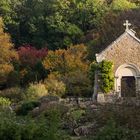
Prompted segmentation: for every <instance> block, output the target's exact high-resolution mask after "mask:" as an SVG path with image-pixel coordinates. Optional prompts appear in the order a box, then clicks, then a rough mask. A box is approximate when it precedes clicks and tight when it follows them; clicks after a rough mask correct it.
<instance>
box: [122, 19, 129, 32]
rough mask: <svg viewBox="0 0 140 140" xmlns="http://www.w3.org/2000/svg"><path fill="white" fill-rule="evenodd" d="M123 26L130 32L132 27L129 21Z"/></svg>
mask: <svg viewBox="0 0 140 140" xmlns="http://www.w3.org/2000/svg"><path fill="white" fill-rule="evenodd" d="M123 25H124V26H126V30H129V26H131V23H129V21H128V20H126V22H125V23H124V24H123Z"/></svg>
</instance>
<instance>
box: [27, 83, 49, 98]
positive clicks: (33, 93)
mask: <svg viewBox="0 0 140 140" xmlns="http://www.w3.org/2000/svg"><path fill="white" fill-rule="evenodd" d="M46 95H48V90H47V89H46V87H45V85H44V84H42V83H37V84H30V85H29V87H28V88H27V89H26V98H27V99H28V100H36V99H39V98H41V97H43V96H46Z"/></svg>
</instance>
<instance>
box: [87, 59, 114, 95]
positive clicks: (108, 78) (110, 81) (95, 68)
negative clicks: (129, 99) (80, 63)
mask: <svg viewBox="0 0 140 140" xmlns="http://www.w3.org/2000/svg"><path fill="white" fill-rule="evenodd" d="M95 73H96V74H97V75H98V79H99V87H100V89H101V91H102V92H105V93H109V92H110V91H111V90H113V89H114V76H113V63H112V62H111V61H106V60H103V61H102V62H100V63H98V64H97V63H94V62H93V63H91V65H90V68H89V78H90V79H91V82H92V83H93V84H94V80H95V79H94V77H95Z"/></svg>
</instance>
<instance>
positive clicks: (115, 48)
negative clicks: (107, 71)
mask: <svg viewBox="0 0 140 140" xmlns="http://www.w3.org/2000/svg"><path fill="white" fill-rule="evenodd" d="M124 25H125V26H126V30H125V32H124V33H123V34H122V35H121V36H120V37H119V38H117V39H116V40H115V41H114V42H113V43H112V44H110V45H109V46H108V47H107V48H106V49H105V50H103V51H102V52H101V53H99V54H96V61H97V62H98V63H100V62H102V61H103V60H108V61H112V62H113V65H114V78H115V85H114V92H113V93H114V94H117V95H118V96H119V97H137V96H140V39H138V38H137V37H136V33H135V31H133V30H132V29H130V28H129V26H130V25H131V24H130V23H128V21H126V23H125V24H124ZM95 86H96V85H95Z"/></svg>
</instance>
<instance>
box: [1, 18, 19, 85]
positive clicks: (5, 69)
mask: <svg viewBox="0 0 140 140" xmlns="http://www.w3.org/2000/svg"><path fill="white" fill-rule="evenodd" d="M17 58H18V55H17V53H16V51H15V50H14V48H13V44H12V43H11V40H10V36H9V34H7V33H4V24H3V20H2V18H0V83H2V82H5V81H6V77H7V75H8V74H9V72H11V71H12V70H13V66H12V64H11V61H12V60H13V59H17Z"/></svg>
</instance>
